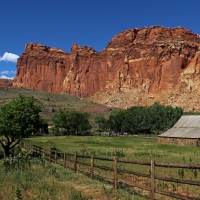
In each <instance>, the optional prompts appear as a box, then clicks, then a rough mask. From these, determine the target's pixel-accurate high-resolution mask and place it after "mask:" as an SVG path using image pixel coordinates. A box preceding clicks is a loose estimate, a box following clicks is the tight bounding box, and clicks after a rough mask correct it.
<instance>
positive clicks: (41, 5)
mask: <svg viewBox="0 0 200 200" xmlns="http://www.w3.org/2000/svg"><path fill="white" fill-rule="evenodd" d="M199 8H200V1H199V0H193V1H191V0H6V1H3V0H1V2H0V27H1V31H0V77H9V78H13V77H14V76H15V73H16V60H17V57H18V56H20V55H22V53H23V51H24V46H25V44H27V43H29V42H35V43H40V44H44V45H47V46H51V47H57V48H60V49H64V50H65V51H67V52H69V51H70V48H71V46H72V44H73V43H77V44H79V45H87V46H92V47H93V48H94V49H96V50H97V51H101V50H103V49H104V48H105V47H106V45H107V44H108V42H109V41H110V40H111V39H112V38H113V37H114V35H115V34H118V33H120V32H122V31H123V30H127V29H131V28H135V27H138V28H142V27H144V26H147V27H150V26H153V25H161V26H166V27H171V28H174V27H177V26H181V27H184V28H187V29H190V30H192V31H193V32H194V33H197V34H200V25H199V19H200V11H199Z"/></svg>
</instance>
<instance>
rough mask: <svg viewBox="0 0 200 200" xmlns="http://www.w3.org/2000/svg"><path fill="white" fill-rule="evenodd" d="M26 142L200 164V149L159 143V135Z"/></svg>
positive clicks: (44, 139) (103, 153)
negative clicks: (155, 136)
mask: <svg viewBox="0 0 200 200" xmlns="http://www.w3.org/2000/svg"><path fill="white" fill-rule="evenodd" d="M24 141H25V142H29V143H31V144H35V145H38V146H42V147H45V148H50V147H56V148H57V149H59V150H61V151H66V152H71V153H74V152H77V153H79V154H83V153H85V154H94V155H98V156H102V157H111V156H117V154H119V156H120V154H121V156H120V157H122V158H124V159H131V160H138V161H150V160H151V159H154V160H155V161H157V162H173V163H175V162H176V163H199V155H200V149H199V148H196V147H185V146H175V145H163V144H158V143H157V138H150V137H149V138H148V137H146V138H145V137H139V136H130V137H129V136H128V137H115V136H111V137H109V136H40V137H30V138H26V139H24Z"/></svg>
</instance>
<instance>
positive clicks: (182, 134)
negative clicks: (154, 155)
mask: <svg viewBox="0 0 200 200" xmlns="http://www.w3.org/2000/svg"><path fill="white" fill-rule="evenodd" d="M159 137H171V138H191V139H195V138H200V115H184V116H182V117H181V118H180V119H179V120H178V122H177V123H176V124H175V125H174V126H173V127H172V128H171V129H169V130H167V131H166V132H164V133H162V134H160V135H159Z"/></svg>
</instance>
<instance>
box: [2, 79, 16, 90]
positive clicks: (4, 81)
mask: <svg viewBox="0 0 200 200" xmlns="http://www.w3.org/2000/svg"><path fill="white" fill-rule="evenodd" d="M12 84H13V80H11V79H5V78H0V87H4V88H9V87H12Z"/></svg>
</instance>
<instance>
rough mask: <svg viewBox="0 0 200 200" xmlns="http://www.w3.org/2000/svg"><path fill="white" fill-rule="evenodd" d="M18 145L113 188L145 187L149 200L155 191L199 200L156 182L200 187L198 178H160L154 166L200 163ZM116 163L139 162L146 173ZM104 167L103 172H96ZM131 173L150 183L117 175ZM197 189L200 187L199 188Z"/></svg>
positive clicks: (189, 166)
mask: <svg viewBox="0 0 200 200" xmlns="http://www.w3.org/2000/svg"><path fill="white" fill-rule="evenodd" d="M20 145H21V146H22V147H23V148H25V149H27V150H29V151H31V152H32V153H33V154H35V155H37V156H43V157H44V158H45V159H46V160H47V161H49V162H54V163H55V164H59V165H61V166H63V167H65V168H70V169H72V170H73V171H74V172H77V171H78V172H82V173H85V174H87V175H89V177H90V178H91V179H93V178H94V177H97V178H100V179H105V180H107V181H109V182H112V184H113V187H114V188H115V189H117V188H118V187H122V188H127V187H128V188H129V187H134V188H139V189H142V190H146V191H148V192H150V194H149V195H150V199H151V200H154V199H155V196H156V194H159V195H164V196H168V197H172V198H177V199H183V200H190V199H193V200H200V198H196V197H192V196H187V195H182V194H178V193H175V192H171V191H165V190H160V189H158V188H157V184H156V181H165V182H170V183H176V184H186V185H194V186H200V181H197V180H196V181H194V180H184V179H177V178H172V177H171V178H169V177H161V176H158V175H156V173H155V172H156V169H157V168H177V169H191V170H197V169H198V170H199V169H200V165H199V164H175V163H160V162H155V161H154V160H151V162H140V161H128V160H118V159H117V157H114V158H113V159H111V158H102V157H97V156H94V155H91V156H88V155H80V154H77V153H75V154H72V153H66V152H60V151H57V150H53V149H45V148H42V147H40V146H36V145H31V144H28V143H25V142H21V143H20ZM98 161H102V162H105V165H103V164H102V163H101V164H97V163H96V162H98ZM119 164H124V165H128V164H131V165H139V166H147V167H149V174H148V173H141V172H136V171H133V170H128V169H120V167H119ZM99 170H103V171H99ZM110 172H112V177H111V175H110ZM106 173H109V175H105V174H106ZM122 174H123V175H134V176H137V177H140V178H142V179H145V180H146V181H147V180H148V181H149V183H150V184H149V185H144V184H139V183H137V182H136V181H135V180H132V181H130V180H124V179H121V178H119V177H120V175H122ZM199 189H200V188H199Z"/></svg>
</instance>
